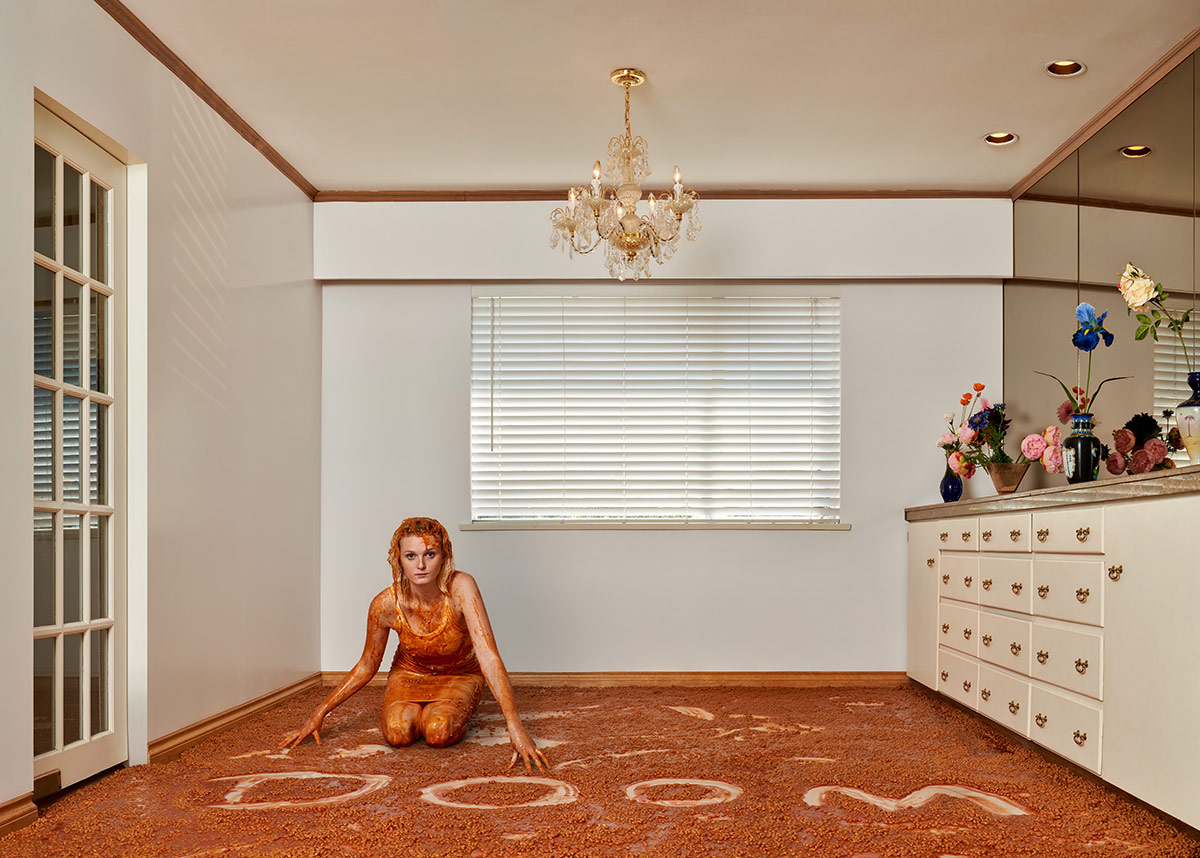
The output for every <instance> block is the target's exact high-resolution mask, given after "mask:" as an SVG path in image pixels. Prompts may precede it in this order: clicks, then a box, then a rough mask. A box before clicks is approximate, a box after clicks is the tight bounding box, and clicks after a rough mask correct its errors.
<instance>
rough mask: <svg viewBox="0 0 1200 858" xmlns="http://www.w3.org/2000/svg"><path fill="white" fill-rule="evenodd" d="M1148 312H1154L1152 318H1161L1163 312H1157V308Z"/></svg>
mask: <svg viewBox="0 0 1200 858" xmlns="http://www.w3.org/2000/svg"><path fill="white" fill-rule="evenodd" d="M1150 312H1151V313H1153V314H1154V318H1156V319H1159V320H1161V319H1162V317H1163V314H1162V313H1160V312H1158V310H1151V311H1150Z"/></svg>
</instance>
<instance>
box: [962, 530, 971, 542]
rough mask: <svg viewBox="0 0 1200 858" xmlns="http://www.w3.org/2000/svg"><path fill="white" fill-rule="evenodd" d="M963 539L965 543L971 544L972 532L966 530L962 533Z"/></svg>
mask: <svg viewBox="0 0 1200 858" xmlns="http://www.w3.org/2000/svg"><path fill="white" fill-rule="evenodd" d="M962 538H963V542H970V541H971V531H969V530H964V531H963V532H962Z"/></svg>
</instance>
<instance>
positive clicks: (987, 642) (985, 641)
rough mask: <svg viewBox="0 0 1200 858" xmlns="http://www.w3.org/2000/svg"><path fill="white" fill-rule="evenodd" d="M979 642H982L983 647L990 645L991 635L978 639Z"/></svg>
mask: <svg viewBox="0 0 1200 858" xmlns="http://www.w3.org/2000/svg"><path fill="white" fill-rule="evenodd" d="M980 640H982V641H983V645H984V646H991V645H992V636H991V635H984V636H983V637H982V638H980Z"/></svg>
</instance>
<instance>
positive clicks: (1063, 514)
mask: <svg viewBox="0 0 1200 858" xmlns="http://www.w3.org/2000/svg"><path fill="white" fill-rule="evenodd" d="M1033 537H1034V538H1033V550H1034V551H1053V552H1057V553H1064V554H1103V553H1104V510H1103V509H1102V508H1101V507H1084V508H1082V509H1055V510H1047V511H1045V512H1035V513H1034V514H1033Z"/></svg>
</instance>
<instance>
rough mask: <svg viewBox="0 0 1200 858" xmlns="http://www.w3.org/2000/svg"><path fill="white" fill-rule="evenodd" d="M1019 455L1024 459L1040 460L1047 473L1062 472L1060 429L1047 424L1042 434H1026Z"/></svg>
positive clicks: (1030, 460)
mask: <svg viewBox="0 0 1200 858" xmlns="http://www.w3.org/2000/svg"><path fill="white" fill-rule="evenodd" d="M1021 456H1022V458H1023V459H1024V460H1025V461H1029V462H1041V463H1042V467H1043V468H1045V469H1046V472H1047V473H1049V474H1061V473H1062V472H1063V452H1062V431H1061V430H1060V429H1059V428H1058V427H1057V426H1047V427H1046V431H1045V432H1043V433H1042V434H1040V435H1039V434H1038V433H1036V432H1034V433H1032V434H1030V435H1026V436H1025V438H1024V439H1023V440H1022V441H1021Z"/></svg>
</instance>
